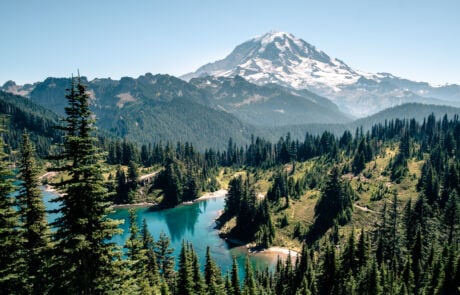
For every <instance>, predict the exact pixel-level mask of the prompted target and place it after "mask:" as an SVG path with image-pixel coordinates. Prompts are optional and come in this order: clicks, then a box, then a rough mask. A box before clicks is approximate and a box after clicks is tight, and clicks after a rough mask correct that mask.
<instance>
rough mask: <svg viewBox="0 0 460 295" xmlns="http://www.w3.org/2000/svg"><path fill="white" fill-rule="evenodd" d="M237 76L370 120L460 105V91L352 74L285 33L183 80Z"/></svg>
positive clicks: (261, 38)
mask: <svg viewBox="0 0 460 295" xmlns="http://www.w3.org/2000/svg"><path fill="white" fill-rule="evenodd" d="M208 75H209V76H217V77H234V76H237V75H238V76H241V77H243V78H245V79H246V80H248V81H250V82H252V83H255V84H258V85H264V84H268V83H276V84H280V85H283V86H287V87H291V88H294V89H308V90H310V91H313V92H316V93H318V94H319V95H322V96H325V97H328V98H330V99H331V100H333V101H334V102H335V103H336V104H337V105H338V106H339V107H340V108H341V109H342V110H343V111H345V112H348V113H349V114H351V115H354V116H357V117H363V116H367V115H370V114H373V113H376V112H378V111H380V110H383V109H385V108H388V107H392V106H395V105H399V104H402V103H407V102H421V103H434V104H447V105H454V106H459V105H460V86H458V85H449V86H442V87H432V86H431V85H429V84H428V83H420V82H413V81H410V80H406V79H402V78H398V77H395V76H393V75H391V74H387V73H378V74H371V73H366V72H363V71H358V70H354V69H352V68H351V67H350V66H348V65H347V64H345V63H344V62H343V61H341V60H340V59H337V58H332V57H330V56H328V55H327V54H326V53H325V52H323V51H321V50H320V49H318V48H316V47H315V46H313V45H311V44H309V43H307V42H306V41H304V40H302V39H299V38H296V37H295V36H294V35H292V34H290V33H286V32H275V31H272V32H269V33H267V34H265V35H262V36H258V37H255V38H252V39H250V40H248V41H246V42H244V43H242V44H240V45H238V46H237V47H236V48H235V49H234V50H233V51H232V52H231V53H230V54H229V55H228V56H227V57H226V58H224V59H222V60H219V61H216V62H214V63H209V64H206V65H204V66H202V67H200V68H199V69H198V70H197V71H195V72H193V73H190V74H186V75H184V76H182V77H181V78H182V79H184V80H190V79H191V78H195V77H201V76H208Z"/></svg>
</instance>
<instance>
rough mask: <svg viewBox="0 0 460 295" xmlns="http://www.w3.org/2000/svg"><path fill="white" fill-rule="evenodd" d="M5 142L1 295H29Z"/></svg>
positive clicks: (0, 185) (0, 159) (0, 149)
mask: <svg viewBox="0 0 460 295" xmlns="http://www.w3.org/2000/svg"><path fill="white" fill-rule="evenodd" d="M5 158H6V154H5V152H4V144H3V138H2V137H0V293H1V294H15V293H22V292H23V293H26V291H25V288H24V287H25V286H24V279H25V277H24V269H23V264H24V261H23V258H22V257H23V256H22V255H23V253H22V249H21V248H22V243H23V240H22V238H21V236H22V235H21V232H20V230H19V215H18V212H17V211H16V209H15V208H14V206H15V202H14V201H15V200H14V198H13V197H12V196H11V193H12V192H13V189H14V187H13V184H12V179H11V177H12V173H11V171H10V170H9V168H8V162H7V160H6V159H5Z"/></svg>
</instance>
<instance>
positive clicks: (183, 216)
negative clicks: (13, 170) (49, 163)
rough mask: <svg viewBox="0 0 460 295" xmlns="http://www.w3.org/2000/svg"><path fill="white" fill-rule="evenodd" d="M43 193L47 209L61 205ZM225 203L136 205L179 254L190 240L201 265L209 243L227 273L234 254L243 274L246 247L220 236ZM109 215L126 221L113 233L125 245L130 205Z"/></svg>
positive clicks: (258, 262) (261, 262) (259, 263)
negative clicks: (152, 207)
mask: <svg viewBox="0 0 460 295" xmlns="http://www.w3.org/2000/svg"><path fill="white" fill-rule="evenodd" d="M43 194H44V200H45V203H46V207H47V209H55V208H57V207H58V204H56V203H50V202H49V201H50V200H51V199H53V198H55V197H56V194H55V193H53V192H48V191H43ZM224 203H225V198H222V197H220V198H213V199H207V200H203V201H199V202H195V203H192V204H184V205H180V206H177V207H175V208H172V209H167V210H161V211H152V210H149V208H136V209H135V210H136V212H137V218H138V220H137V221H138V224H139V227H141V226H142V220H143V219H145V220H146V221H147V225H148V228H149V231H150V232H151V233H152V235H153V237H154V239H155V240H156V239H158V237H159V235H160V233H161V232H164V233H166V234H167V235H168V236H169V237H170V239H171V247H172V248H174V255H175V256H176V257H178V256H179V253H180V249H181V245H182V241H188V242H191V243H192V244H193V247H194V249H195V252H196V253H197V254H198V257H199V259H200V265H201V266H202V267H203V265H204V263H205V254H206V247H207V246H209V247H210V249H211V256H212V257H213V259H214V260H215V261H216V262H217V264H218V265H219V266H220V267H221V269H222V271H223V272H224V273H225V272H226V271H227V270H230V269H231V265H232V257H233V256H235V257H236V259H237V261H238V265H239V268H240V275H242V274H243V266H244V260H245V257H246V255H247V252H246V250H245V249H242V248H239V247H233V248H231V247H229V245H228V244H227V243H226V242H225V241H224V240H223V239H221V238H219V235H218V231H217V230H216V229H215V226H216V223H215V218H216V217H217V216H218V214H219V210H222V209H223V208H224ZM110 217H111V218H113V219H121V220H125V222H124V224H122V225H120V228H122V229H123V234H121V235H116V236H114V237H113V241H115V242H116V243H117V244H118V245H120V246H123V245H124V243H125V241H126V239H127V238H128V236H129V233H128V228H129V224H128V222H127V220H128V209H125V208H123V209H116V210H115V212H114V213H113V214H112V215H111V216H110ZM55 218H56V215H55V214H50V215H49V216H48V221H52V220H54V219H55ZM177 260H178V259H176V264H177ZM250 260H251V262H252V264H253V266H254V267H257V268H265V267H273V265H274V262H275V261H276V258H274V257H267V256H254V255H250Z"/></svg>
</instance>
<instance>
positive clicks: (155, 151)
mask: <svg viewBox="0 0 460 295" xmlns="http://www.w3.org/2000/svg"><path fill="white" fill-rule="evenodd" d="M0 95H2V97H3V99H2V100H1V101H0V109H1V110H2V114H5V115H4V116H3V117H2V125H3V126H2V128H3V130H2V133H3V134H2V135H3V136H2V139H1V141H0V157H1V158H2V161H0V245H1V246H0V294H85V295H86V294H87V295H90V294H177V295H192V294H196V295H198V294H209V295H213V294H229V295H246V294H248V295H256V294H257V295H265V294H267V295H268V294H277V295H304V294H318V295H322V294H427V295H428V294H452V295H454V294H460V119H459V117H458V115H455V116H452V117H448V116H447V115H444V116H442V117H436V116H435V115H434V114H432V115H430V116H428V117H426V118H424V119H423V120H416V119H392V120H387V121H385V122H384V123H376V124H374V125H373V126H372V127H371V128H370V129H369V130H364V129H363V128H362V127H361V128H360V127H357V128H356V129H355V130H352V131H350V130H346V131H344V132H343V133H342V134H341V135H339V136H337V135H335V134H333V133H331V132H327V131H325V132H323V133H321V134H309V133H306V134H305V136H304V138H303V140H299V139H294V138H293V137H292V136H291V134H290V133H286V134H285V135H284V136H283V137H281V138H280V139H279V140H278V141H276V142H271V141H269V140H266V139H264V138H262V137H257V136H255V135H253V136H251V138H250V142H249V143H248V144H246V145H240V144H238V143H236V142H234V140H233V139H232V138H229V140H228V145H227V148H226V149H224V150H218V149H215V148H207V149H203V150H201V149H197V148H196V147H194V146H193V144H192V143H189V142H177V143H172V142H152V143H150V144H145V143H138V142H133V141H129V140H127V139H124V138H117V137H113V136H110V135H108V134H107V133H104V132H103V131H102V132H101V131H100V130H98V129H97V128H96V125H95V123H96V120H97V117H95V116H94V114H93V112H92V111H91V109H90V97H89V94H88V92H87V91H86V87H85V85H84V83H83V81H82V80H81V79H80V78H73V79H72V80H71V84H70V85H68V89H67V91H66V93H65V98H66V102H67V105H66V107H65V116H64V117H63V119H61V120H59V118H58V117H57V116H56V115H54V114H53V113H51V112H48V111H46V110H44V109H37V108H36V107H35V106H31V105H29V104H28V102H27V101H26V100H24V101H20V102H19V103H18V102H17V101H15V99H16V98H17V97H15V96H10V95H9V94H5V93H0ZM63 95H64V94H63ZM152 132H155V130H153V131H152ZM51 172H52V173H53V174H52V175H54V176H53V177H51V178H49V179H42V178H41V177H40V176H41V175H42V174H44V173H51ZM43 181H45V182H46V183H47V184H49V185H52V186H53V187H55V188H56V189H57V190H58V192H59V193H60V195H61V196H60V197H57V198H56V199H55V200H54V202H55V203H58V204H59V206H58V209H56V210H54V211H53V213H58V214H59V217H58V218H56V219H55V220H54V221H53V222H52V223H50V224H49V223H48V222H47V219H46V214H47V213H49V212H47V210H46V208H45V205H44V202H43V198H42V195H41V191H40V189H39V186H40V185H41V184H42V182H43ZM219 189H226V190H227V196H226V199H225V207H224V208H223V210H222V214H221V215H220V217H219V218H218V220H217V227H218V229H217V230H218V231H219V234H220V236H221V237H222V238H225V239H227V240H228V241H239V242H242V243H243V244H245V245H247V247H249V248H250V250H251V251H261V250H263V249H267V248H269V247H272V246H278V247H283V248H288V249H291V250H292V252H290V253H289V254H288V255H287V257H285V258H281V257H280V258H278V260H277V263H276V265H275V266H274V267H273V268H272V269H271V268H265V269H260V268H256V267H254V266H253V265H252V264H251V263H250V261H249V259H247V260H246V263H245V267H244V275H243V276H240V274H239V269H238V266H237V262H236V260H235V259H233V265H232V267H231V269H230V270H228V271H223V270H222V268H221V266H219V265H218V264H217V263H216V262H215V260H214V259H213V257H212V253H211V252H210V251H209V248H208V251H207V253H206V257H205V264H204V265H200V262H199V261H200V260H199V257H198V255H197V254H196V250H195V249H194V245H193V244H191V243H189V242H188V241H183V242H182V246H181V251H180V255H179V256H178V257H174V255H173V254H172V253H173V250H172V249H171V245H170V243H171V241H170V239H169V237H168V236H167V235H165V234H162V235H160V236H158V237H153V236H152V234H151V233H150V232H149V229H148V226H147V224H146V222H145V221H143V222H141V223H139V222H138V218H137V216H136V211H135V210H130V211H129V218H128V220H127V222H128V224H129V229H128V234H129V237H128V239H127V240H126V242H125V245H124V246H122V247H120V246H117V245H116V244H115V243H113V242H111V240H110V239H111V238H112V237H113V236H115V235H117V234H119V233H120V228H119V225H120V222H119V221H118V220H116V219H112V218H110V214H111V213H112V211H113V207H112V205H114V204H116V205H120V204H124V205H126V204H133V203H140V202H148V204H149V205H150V206H151V207H152V210H163V209H166V208H172V207H175V206H177V205H180V204H182V203H184V202H193V201H194V200H196V199H197V198H198V197H199V196H200V195H202V194H203V193H207V192H214V191H217V190H219ZM13 192H16V193H13Z"/></svg>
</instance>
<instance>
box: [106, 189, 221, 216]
mask: <svg viewBox="0 0 460 295" xmlns="http://www.w3.org/2000/svg"><path fill="white" fill-rule="evenodd" d="M227 193H228V191H227V190H224V189H221V190H218V191H214V192H207V193H204V194H203V195H202V196H201V197H199V198H197V199H195V200H193V201H186V202H182V203H180V204H179V205H177V206H180V205H190V204H193V203H196V202H202V201H206V200H209V199H215V198H222V197H225V196H226V195H227ZM177 206H175V207H177ZM142 207H150V208H151V209H152V210H155V211H160V210H166V209H171V208H161V207H160V206H159V204H157V203H150V202H139V203H133V204H112V205H110V208H113V209H118V208H120V209H123V208H142Z"/></svg>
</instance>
